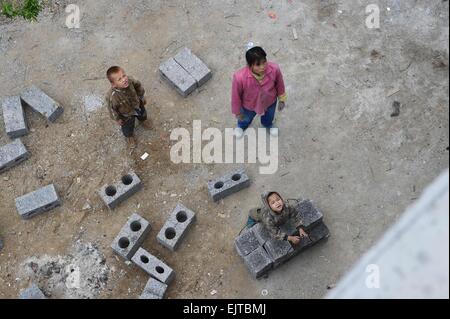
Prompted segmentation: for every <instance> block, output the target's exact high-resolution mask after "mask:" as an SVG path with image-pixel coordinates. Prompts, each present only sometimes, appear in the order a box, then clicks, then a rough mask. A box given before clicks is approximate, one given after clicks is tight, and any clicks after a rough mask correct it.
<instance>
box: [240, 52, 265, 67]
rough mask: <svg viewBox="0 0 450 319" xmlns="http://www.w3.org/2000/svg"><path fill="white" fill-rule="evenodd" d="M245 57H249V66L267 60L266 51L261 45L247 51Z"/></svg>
mask: <svg viewBox="0 0 450 319" xmlns="http://www.w3.org/2000/svg"><path fill="white" fill-rule="evenodd" d="M245 58H246V59H247V64H248V65H249V66H253V65H255V64H260V63H261V62H266V61H267V54H266V51H264V50H263V48H261V47H254V48H251V49H250V50H248V51H247V53H246V54H245Z"/></svg>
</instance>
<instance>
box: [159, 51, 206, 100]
mask: <svg viewBox="0 0 450 319" xmlns="http://www.w3.org/2000/svg"><path fill="white" fill-rule="evenodd" d="M159 72H160V75H161V78H162V79H163V80H165V81H167V82H168V83H169V84H170V85H171V86H173V87H174V88H175V89H176V90H177V91H178V92H179V93H180V94H181V95H182V96H183V97H186V96H188V95H189V94H191V93H192V92H193V91H194V90H195V89H197V88H199V87H201V86H202V85H203V84H205V83H206V82H207V81H208V80H209V79H210V78H211V77H212V73H211V70H210V69H209V68H208V67H207V66H206V64H205V63H203V62H202V60H200V59H199V58H198V57H197V56H196V55H195V54H193V53H192V52H191V50H189V49H188V48H183V49H182V50H181V51H180V52H179V53H178V54H177V55H175V57H173V58H170V59H168V60H167V61H166V62H164V63H163V64H161V66H160V67H159Z"/></svg>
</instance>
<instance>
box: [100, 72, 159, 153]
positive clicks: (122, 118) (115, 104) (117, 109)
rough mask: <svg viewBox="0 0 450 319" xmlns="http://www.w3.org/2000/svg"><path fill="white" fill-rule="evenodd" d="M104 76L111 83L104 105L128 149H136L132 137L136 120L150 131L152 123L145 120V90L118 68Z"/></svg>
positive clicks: (135, 142) (134, 138) (133, 137)
mask: <svg viewBox="0 0 450 319" xmlns="http://www.w3.org/2000/svg"><path fill="white" fill-rule="evenodd" d="M106 76H107V78H108V80H109V82H110V83H111V88H110V89H109V91H108V93H107V94H106V104H107V106H108V110H109V113H110V116H111V118H112V119H113V120H114V121H116V122H117V124H119V125H120V126H121V128H122V133H123V135H124V136H125V137H126V139H127V145H128V147H129V148H130V149H134V148H135V147H136V144H137V141H136V137H135V136H134V126H135V122H136V118H137V119H138V121H139V122H140V123H141V124H142V126H143V127H144V128H145V129H152V123H151V121H150V120H148V119H147V111H146V109H145V107H144V106H145V105H146V104H147V101H146V99H145V97H144V94H145V90H144V88H143V87H142V84H141V82H139V81H136V80H134V79H133V78H131V77H128V76H127V75H126V73H125V71H124V70H123V69H122V68H121V67H119V66H113V67H110V68H109V69H108V71H107V72H106Z"/></svg>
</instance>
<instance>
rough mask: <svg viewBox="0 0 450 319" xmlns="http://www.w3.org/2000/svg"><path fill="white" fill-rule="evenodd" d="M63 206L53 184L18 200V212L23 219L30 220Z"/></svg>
mask: <svg viewBox="0 0 450 319" xmlns="http://www.w3.org/2000/svg"><path fill="white" fill-rule="evenodd" d="M60 205H61V200H60V198H59V196H58V193H57V192H56V189H55V186H54V185H53V184H51V185H48V186H45V187H42V188H40V189H38V190H36V191H34V192H31V193H28V194H26V195H23V196H21V197H18V198H16V208H17V212H18V213H19V215H20V216H21V217H22V218H23V219H30V218H32V217H34V216H36V215H38V214H42V213H45V212H48V211H50V210H52V209H54V208H56V207H58V206H60Z"/></svg>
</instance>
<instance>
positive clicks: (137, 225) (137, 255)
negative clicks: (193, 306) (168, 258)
mask: <svg viewBox="0 0 450 319" xmlns="http://www.w3.org/2000/svg"><path fill="white" fill-rule="evenodd" d="M150 230H151V225H150V223H149V222H148V221H147V220H146V219H144V218H143V217H141V216H140V215H138V214H133V215H131V216H130V217H129V218H128V220H127V222H126V224H125V225H124V226H123V227H122V229H121V230H120V232H119V234H118V235H117V237H116V238H115V239H114V241H113V243H112V244H111V248H112V249H113V251H114V252H115V253H116V254H118V255H119V256H121V257H122V258H124V259H125V260H127V261H132V262H133V263H134V264H135V265H136V266H138V267H139V268H141V269H142V270H143V271H145V272H146V273H147V274H148V275H150V280H149V281H148V283H147V285H146V286H145V289H144V291H143V293H142V295H141V296H140V299H163V298H164V296H165V293H166V290H167V288H168V285H169V284H170V283H171V282H172V281H173V279H174V278H175V272H174V271H173V269H172V268H170V267H169V266H168V265H167V264H165V263H164V262H163V261H161V260H159V259H158V258H157V257H155V256H153V255H152V254H151V253H149V252H148V251H146V250H145V249H143V248H142V247H141V246H142V244H143V242H144V240H145V239H146V237H147V236H148V234H149V233H150Z"/></svg>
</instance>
